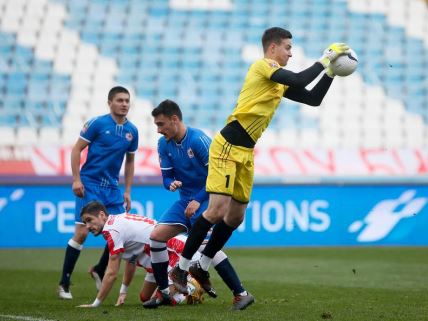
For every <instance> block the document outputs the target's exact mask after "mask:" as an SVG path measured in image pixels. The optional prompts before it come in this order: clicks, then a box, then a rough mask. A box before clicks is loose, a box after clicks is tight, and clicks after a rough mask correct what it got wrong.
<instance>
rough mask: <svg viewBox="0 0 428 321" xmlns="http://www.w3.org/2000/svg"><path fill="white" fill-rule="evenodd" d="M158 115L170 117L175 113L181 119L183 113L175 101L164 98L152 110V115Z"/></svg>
mask: <svg viewBox="0 0 428 321" xmlns="http://www.w3.org/2000/svg"><path fill="white" fill-rule="evenodd" d="M159 115H165V116H168V117H171V116H173V115H176V116H177V117H178V119H180V120H183V114H182V113H181V109H180V107H179V106H178V104H177V103H176V102H175V101H172V100H169V99H166V100H164V101H163V102H161V103H160V104H159V105H158V106H157V107H156V108H155V109H153V110H152V116H153V117H156V116H159Z"/></svg>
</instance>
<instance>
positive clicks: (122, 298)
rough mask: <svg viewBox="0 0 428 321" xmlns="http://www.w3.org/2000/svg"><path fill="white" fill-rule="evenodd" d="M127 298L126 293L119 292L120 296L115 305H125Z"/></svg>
mask: <svg viewBox="0 0 428 321" xmlns="http://www.w3.org/2000/svg"><path fill="white" fill-rule="evenodd" d="M125 300H126V293H119V297H118V298H117V301H116V304H115V306H116V307H118V306H121V305H124V304H125Z"/></svg>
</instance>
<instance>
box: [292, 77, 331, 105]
mask: <svg viewBox="0 0 428 321" xmlns="http://www.w3.org/2000/svg"><path fill="white" fill-rule="evenodd" d="M332 82H333V78H331V77H329V76H328V75H324V76H322V78H321V79H320V81H319V82H318V83H317V84H316V85H315V86H314V87H313V88H312V89H311V90H307V89H306V88H304V87H303V88H301V87H289V88H288V89H287V90H286V91H285V92H284V97H285V98H288V99H291V100H294V101H297V102H299V103H304V104H307V105H310V106H319V105H320V104H321V102H322V100H323V99H324V96H325V95H326V94H327V91H328V89H329V88H330V85H331V83H332Z"/></svg>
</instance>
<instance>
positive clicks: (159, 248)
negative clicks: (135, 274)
mask: <svg viewBox="0 0 428 321" xmlns="http://www.w3.org/2000/svg"><path fill="white" fill-rule="evenodd" d="M185 231H186V228H185V227H184V226H182V225H177V224H175V225H169V224H158V225H156V227H155V228H154V230H153V231H152V233H151V234H150V256H151V262H152V269H153V274H154V276H155V279H156V283H157V284H158V286H159V290H160V291H161V292H165V293H166V294H168V293H169V287H168V266H169V256H168V250H167V245H166V242H167V241H168V240H169V239H171V238H172V237H174V236H176V235H177V234H179V233H181V232H185Z"/></svg>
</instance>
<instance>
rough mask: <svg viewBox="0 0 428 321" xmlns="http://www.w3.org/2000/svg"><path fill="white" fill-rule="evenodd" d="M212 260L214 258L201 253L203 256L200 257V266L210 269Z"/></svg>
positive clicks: (206, 269)
mask: <svg viewBox="0 0 428 321" xmlns="http://www.w3.org/2000/svg"><path fill="white" fill-rule="evenodd" d="M212 260H213V259H212V258H210V257H208V256H206V255H201V258H200V259H199V266H200V267H201V268H202V270H204V271H208V269H209V268H210V265H211V262H212Z"/></svg>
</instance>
